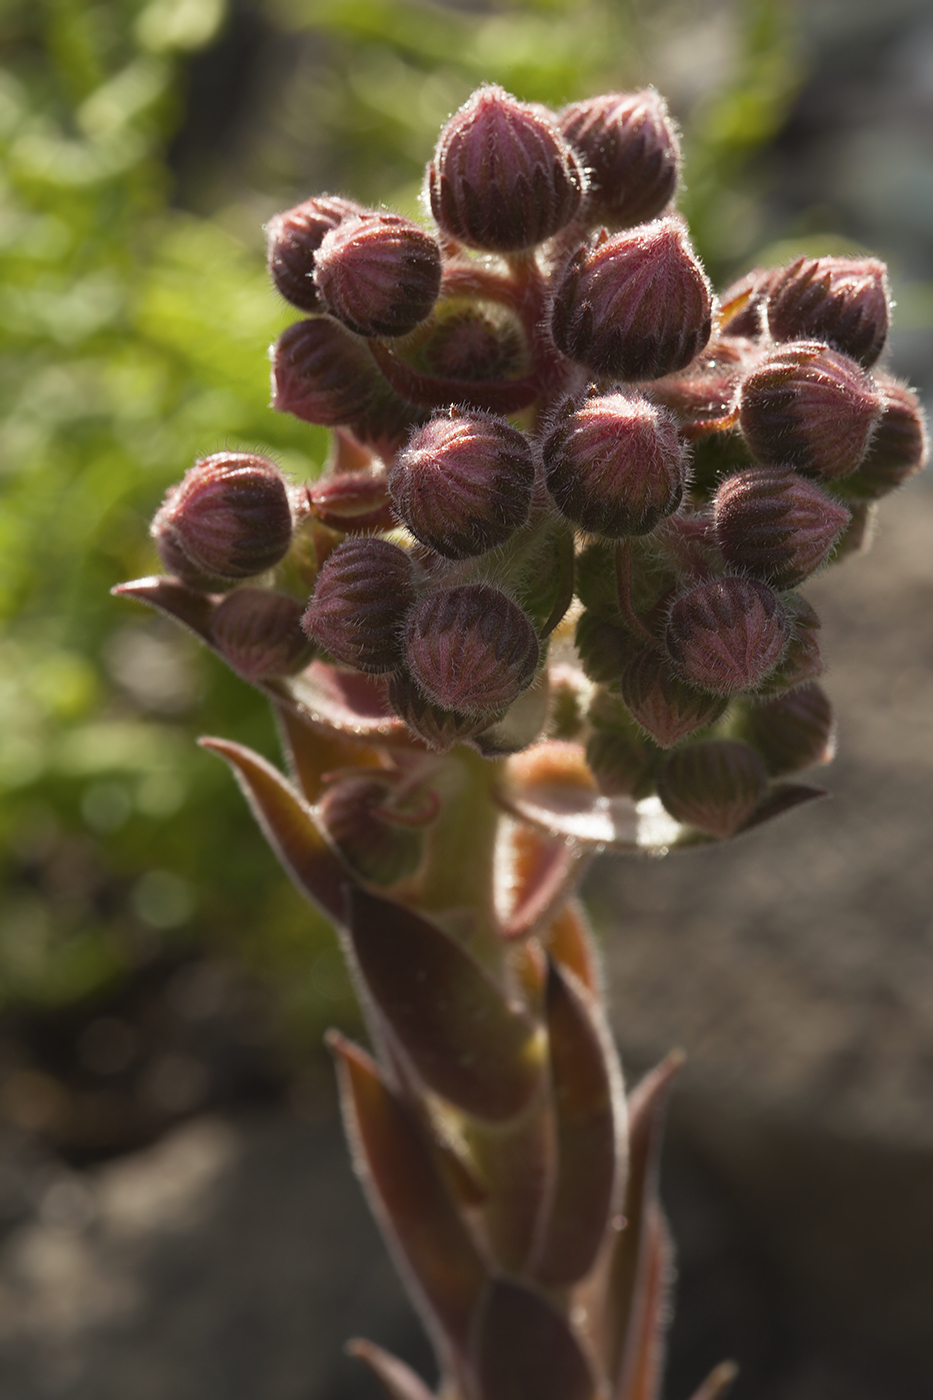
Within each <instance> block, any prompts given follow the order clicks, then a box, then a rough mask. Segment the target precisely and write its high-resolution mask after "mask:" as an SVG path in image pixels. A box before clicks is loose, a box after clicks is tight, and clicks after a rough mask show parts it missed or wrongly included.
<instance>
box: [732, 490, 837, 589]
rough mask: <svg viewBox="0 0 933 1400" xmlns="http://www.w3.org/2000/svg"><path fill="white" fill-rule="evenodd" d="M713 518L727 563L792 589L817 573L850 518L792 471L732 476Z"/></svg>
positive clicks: (828, 498) (822, 493)
mask: <svg viewBox="0 0 933 1400" xmlns="http://www.w3.org/2000/svg"><path fill="white" fill-rule="evenodd" d="M713 517H714V520H715V522H716V541H717V543H718V545H719V548H720V549H721V550H722V552H723V556H724V557H725V559H726V562H727V563H729V564H731V565H733V567H735V568H737V569H742V570H743V571H744V572H746V573H748V574H750V575H751V576H752V577H753V578H760V579H763V580H764V581H765V582H766V583H771V584H773V585H774V587H776V588H793V587H794V585H795V584H798V583H800V582H801V581H802V580H803V579H805V578H808V577H809V576H810V574H812V573H814V572H815V571H816V570H817V569H818V568H819V567H820V565H821V564H822V563H823V562H824V561H825V560H826V559H827V558H828V556H829V553H830V551H831V550H832V547H833V545H834V544H835V542H836V540H837V539H838V537H839V535H840V534H841V532H842V530H843V529H844V528H845V526H846V525H847V524H848V522H849V519H850V515H849V512H848V511H847V510H846V509H845V507H844V506H841V505H840V504H839V502H838V501H834V500H833V499H832V498H831V497H830V496H827V494H826V492H825V491H821V490H820V488H819V487H818V486H815V485H814V484H813V482H811V481H807V480H805V479H804V477H802V476H798V474H797V473H796V472H795V471H793V470H792V469H791V468H790V467H751V468H750V469H749V470H748V471H744V472H736V473H735V474H734V475H733V476H727V477H726V479H725V481H724V482H723V483H722V485H721V486H720V488H719V490H718V491H717V492H716V497H715V500H714V502H713Z"/></svg>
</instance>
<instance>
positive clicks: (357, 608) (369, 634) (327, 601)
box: [301, 538, 417, 672]
mask: <svg viewBox="0 0 933 1400" xmlns="http://www.w3.org/2000/svg"><path fill="white" fill-rule="evenodd" d="M416 598H417V590H416V585H415V570H414V565H413V564H412V561H411V559H410V558H409V557H408V555H407V554H406V553H405V550H404V549H399V547H398V545H395V544H390V543H389V541H388V540H381V539H359V538H358V539H349V540H344V542H343V543H342V544H339V545H338V546H337V548H336V549H335V550H334V552H333V554H331V555H330V556H329V558H328V559H327V560H326V562H325V564H324V566H323V568H322V569H321V572H320V574H319V575H318V579H317V584H316V586H315V589H314V593H313V594H312V595H311V600H310V602H309V603H308V606H307V608H306V610H305V614H304V617H303V618H302V621H301V625H302V627H303V628H304V630H305V632H306V634H307V635H308V636H309V637H310V638H311V640H312V641H313V642H317V644H318V645H319V646H321V647H323V648H324V650H325V651H326V652H329V653H330V655H331V656H332V657H333V658H334V660H335V661H340V662H342V663H343V664H344V665H345V666H354V667H355V668H356V669H357V670H358V671H375V672H379V671H392V670H394V668H395V667H396V666H397V665H398V664H399V662H400V660H401V656H402V630H403V626H404V622H405V616H406V614H407V613H408V611H409V610H410V609H411V608H412V607H413V605H414V603H415V601H416Z"/></svg>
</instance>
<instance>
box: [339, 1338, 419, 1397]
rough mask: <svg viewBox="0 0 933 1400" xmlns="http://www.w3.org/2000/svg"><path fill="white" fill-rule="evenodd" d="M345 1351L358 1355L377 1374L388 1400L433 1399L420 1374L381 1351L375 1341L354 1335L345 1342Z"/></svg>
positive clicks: (351, 1354) (396, 1358)
mask: <svg viewBox="0 0 933 1400" xmlns="http://www.w3.org/2000/svg"><path fill="white" fill-rule="evenodd" d="M347 1353H348V1354H349V1355H350V1356H355V1357H358V1358H359V1360H360V1361H363V1362H365V1363H366V1365H367V1366H368V1367H369V1369H370V1370H371V1371H372V1372H373V1373H374V1374H375V1375H376V1376H378V1378H379V1380H380V1381H381V1382H382V1385H383V1389H384V1390H385V1392H386V1394H387V1395H388V1396H389V1400H434V1396H433V1394H432V1393H431V1391H430V1390H429V1389H428V1387H427V1386H426V1385H425V1383H424V1381H423V1380H422V1379H421V1377H420V1376H417V1375H416V1374H415V1372H414V1371H413V1370H412V1369H411V1367H410V1366H407V1365H406V1364H405V1362H404V1361H400V1360H399V1358H398V1357H397V1356H393V1355H392V1353H391V1352H389V1351H383V1349H382V1347H377V1346H376V1343H375V1342H367V1341H366V1340H365V1339H364V1338H363V1337H355V1338H354V1339H353V1341H352V1342H348V1343H347Z"/></svg>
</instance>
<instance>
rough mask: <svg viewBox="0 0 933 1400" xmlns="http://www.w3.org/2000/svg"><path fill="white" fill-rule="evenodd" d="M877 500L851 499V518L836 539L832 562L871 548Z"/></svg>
mask: <svg viewBox="0 0 933 1400" xmlns="http://www.w3.org/2000/svg"><path fill="white" fill-rule="evenodd" d="M877 514H878V503H877V501H853V502H852V518H851V519H850V521H849V523H848V525H847V526H846V528H845V529H844V530H843V532H842V534H841V535H840V536H839V538H838V540H837V541H836V547H835V549H834V550H833V563H834V564H838V563H839V560H840V559H846V558H848V556H849V555H850V554H866V553H867V552H868V550H869V549H871V545H872V540H873V539H874V537H875V525H876V523H877Z"/></svg>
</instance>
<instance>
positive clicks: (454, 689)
mask: <svg viewBox="0 0 933 1400" xmlns="http://www.w3.org/2000/svg"><path fill="white" fill-rule="evenodd" d="M405 650H406V656H407V660H408V666H409V669H410V671H411V674H412V676H413V677H414V679H415V680H416V681H417V683H418V684H419V685H420V687H421V689H422V690H423V691H424V693H425V695H426V696H427V697H428V699H429V700H432V701H433V702H434V704H435V705H440V706H441V707H442V708H443V709H445V710H454V711H456V712H458V713H461V714H466V715H495V714H499V713H501V712H502V711H503V710H505V709H506V708H507V707H508V706H509V705H511V703H512V701H513V700H515V699H517V697H518V696H519V695H520V694H521V692H522V691H523V690H525V689H526V687H527V686H529V685H530V684H531V681H532V680H533V679H534V674H535V670H536V668H537V665H538V657H539V654H540V648H539V645H538V638H537V636H536V634H535V629H534V628H533V627H532V625H531V623H530V621H529V620H528V618H527V617H526V616H525V614H524V613H523V612H522V610H521V608H519V607H517V606H516V604H515V603H513V602H512V601H511V599H509V598H507V597H506V595H505V594H504V593H502V592H501V591H500V590H499V589H498V588H493V587H492V586H491V585H489V584H486V583H471V584H466V585H464V586H462V587H460V588H445V589H442V590H441V591H440V592H438V593H432V594H431V595H430V596H429V597H427V598H424V599H423V600H422V601H421V602H420V603H419V604H418V606H417V607H416V608H415V609H414V610H413V611H412V612H411V614H410V615H409V617H408V621H407V623H406V625H405Z"/></svg>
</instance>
